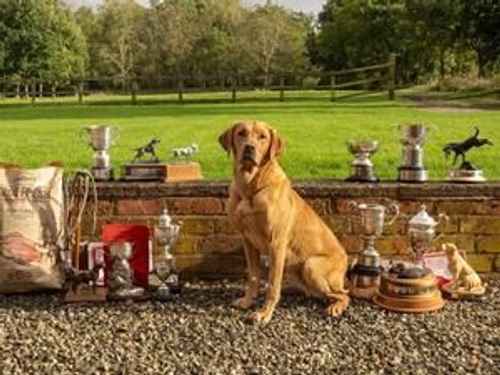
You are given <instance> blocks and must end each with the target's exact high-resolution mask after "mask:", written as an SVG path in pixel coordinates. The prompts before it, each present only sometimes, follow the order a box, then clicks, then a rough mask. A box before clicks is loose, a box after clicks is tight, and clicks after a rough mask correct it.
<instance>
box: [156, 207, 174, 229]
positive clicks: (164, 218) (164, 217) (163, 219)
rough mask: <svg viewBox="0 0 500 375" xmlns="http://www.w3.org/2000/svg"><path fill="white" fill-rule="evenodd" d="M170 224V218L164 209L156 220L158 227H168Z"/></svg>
mask: <svg viewBox="0 0 500 375" xmlns="http://www.w3.org/2000/svg"><path fill="white" fill-rule="evenodd" d="M171 223H172V217H171V216H170V215H169V214H168V210H167V209H166V208H164V209H163V211H162V213H161V215H160V218H159V220H158V225H159V226H160V227H169V226H170V225H171Z"/></svg>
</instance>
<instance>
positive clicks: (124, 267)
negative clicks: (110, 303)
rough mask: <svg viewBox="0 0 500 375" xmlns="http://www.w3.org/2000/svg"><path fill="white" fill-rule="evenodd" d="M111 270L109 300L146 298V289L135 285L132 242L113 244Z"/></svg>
mask: <svg viewBox="0 0 500 375" xmlns="http://www.w3.org/2000/svg"><path fill="white" fill-rule="evenodd" d="M110 254H111V270H110V271H109V272H108V276H107V283H108V298H109V299H111V300H134V299H144V298H145V297H146V294H145V290H144V288H141V287H138V286H135V285H134V282H133V280H134V271H133V269H132V267H131V266H130V263H129V261H130V258H131V257H132V255H133V245H132V244H131V243H130V242H120V243H113V244H112V245H111V247H110Z"/></svg>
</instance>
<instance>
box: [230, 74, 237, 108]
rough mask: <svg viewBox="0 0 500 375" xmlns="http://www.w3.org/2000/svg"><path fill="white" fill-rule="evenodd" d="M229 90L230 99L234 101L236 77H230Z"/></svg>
mask: <svg viewBox="0 0 500 375" xmlns="http://www.w3.org/2000/svg"><path fill="white" fill-rule="evenodd" d="M231 90H232V95H231V100H232V101H233V103H236V79H235V78H234V77H232V78H231Z"/></svg>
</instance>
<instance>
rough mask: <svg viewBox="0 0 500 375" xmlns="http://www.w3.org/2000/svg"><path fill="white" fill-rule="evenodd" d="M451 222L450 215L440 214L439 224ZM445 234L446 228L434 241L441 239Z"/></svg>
mask: <svg viewBox="0 0 500 375" xmlns="http://www.w3.org/2000/svg"><path fill="white" fill-rule="evenodd" d="M449 222H450V217H449V216H448V215H446V214H439V219H438V225H441V224H448V223H449ZM443 236H444V230H442V231H441V233H439V234H438V235H437V236H436V237H435V238H434V241H437V240H439V239H440V238H441V237H443Z"/></svg>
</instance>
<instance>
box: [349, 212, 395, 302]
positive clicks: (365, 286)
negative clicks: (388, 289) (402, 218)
mask: <svg viewBox="0 0 500 375" xmlns="http://www.w3.org/2000/svg"><path fill="white" fill-rule="evenodd" d="M350 208H351V211H352V212H353V213H354V214H357V215H358V219H359V224H360V225H361V228H362V232H363V234H362V236H363V248H362V249H361V251H360V253H359V255H358V257H357V260H356V261H355V264H354V266H353V267H352V269H351V271H350V274H351V278H352V285H353V289H352V293H353V295H354V296H355V297H358V298H366V299H371V298H372V297H373V295H374V294H375V292H376V289H377V287H378V285H379V282H380V273H381V267H380V254H379V252H378V251H377V249H376V248H375V240H376V239H377V238H378V237H380V236H381V235H382V233H383V231H384V226H385V225H392V224H394V222H395V221H396V219H397V218H398V216H399V206H398V205H397V204H396V203H390V204H389V205H388V206H387V207H386V206H383V205H381V204H366V203H361V204H358V203H356V202H351V203H350ZM387 212H388V213H389V214H392V217H391V218H390V219H389V218H388V217H387V215H386V213H387Z"/></svg>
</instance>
